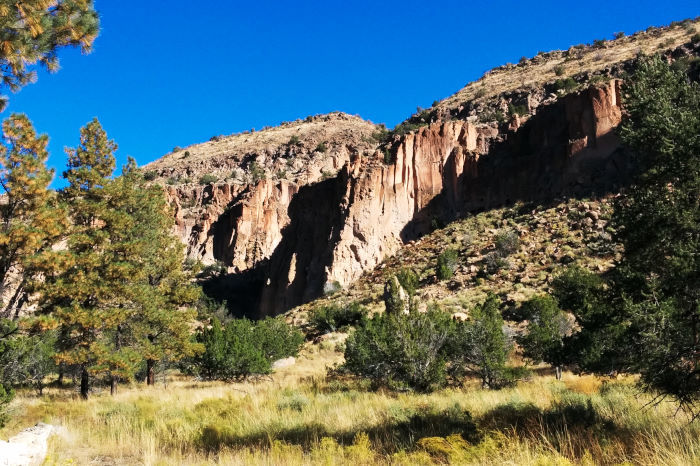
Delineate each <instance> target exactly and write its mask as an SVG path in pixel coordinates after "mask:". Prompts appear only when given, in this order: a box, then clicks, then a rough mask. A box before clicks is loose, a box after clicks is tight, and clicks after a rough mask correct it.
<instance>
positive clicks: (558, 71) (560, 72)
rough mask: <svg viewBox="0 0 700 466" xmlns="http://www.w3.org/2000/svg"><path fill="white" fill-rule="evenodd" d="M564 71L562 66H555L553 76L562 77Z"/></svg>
mask: <svg viewBox="0 0 700 466" xmlns="http://www.w3.org/2000/svg"><path fill="white" fill-rule="evenodd" d="M565 71H566V70H565V68H564V65H556V66H555V67H554V74H556V75H557V76H564V72H565Z"/></svg>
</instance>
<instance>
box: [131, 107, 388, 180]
mask: <svg viewBox="0 0 700 466" xmlns="http://www.w3.org/2000/svg"><path fill="white" fill-rule="evenodd" d="M376 130H377V128H376V126H375V125H374V124H373V123H371V122H369V121H366V120H363V119H362V118H360V117H357V116H352V115H348V114H345V113H340V112H336V113H330V114H327V115H319V116H315V117H309V118H307V119H306V120H297V121H293V122H287V123H282V124H280V125H279V126H275V127H270V128H265V129H262V130H260V131H246V132H244V133H240V134H234V135H230V136H217V137H215V138H213V140H210V141H208V142H204V143H201V144H194V145H192V146H189V147H185V148H179V150H177V151H173V152H171V153H170V154H166V155H164V156H163V157H161V158H160V159H158V160H156V161H154V162H151V163H149V164H147V165H145V166H144V170H145V171H147V172H148V171H152V172H153V173H154V174H155V175H156V177H155V178H154V180H155V181H160V182H162V181H164V178H168V177H178V176H183V177H184V176H185V175H186V177H187V179H189V180H190V183H197V180H198V179H199V177H200V176H201V175H204V174H208V175H213V176H215V177H216V178H218V179H219V180H224V179H227V178H231V174H232V170H238V172H239V176H242V175H243V173H244V172H245V170H246V169H247V168H248V163H250V161H251V160H253V159H255V160H256V161H257V163H258V164H259V165H260V167H261V168H262V169H264V170H265V171H266V175H267V177H274V174H275V173H276V171H277V170H285V171H288V172H289V179H290V180H293V179H296V178H299V177H300V176H301V175H302V174H303V173H302V172H303V171H304V169H305V168H306V165H309V164H312V165H313V164H316V165H318V164H320V165H321V166H323V168H327V169H333V168H335V169H336V170H337V169H338V168H340V166H342V164H343V163H344V162H345V161H346V160H347V159H348V147H347V146H352V147H354V148H355V149H356V150H357V151H358V152H359V153H362V152H363V151H365V150H366V151H372V150H374V147H375V146H376V143H374V142H372V139H371V136H372V134H373V133H374V132H375V131H376ZM293 138H294V139H293ZM295 139H296V140H297V141H298V142H297V143H296V144H290V141H293V140H295ZM321 142H324V143H325V144H326V150H327V152H326V153H320V152H315V149H316V148H317V147H318V144H319V143H321ZM333 158H337V159H338V160H337V161H336V162H335V164H332V163H331V164H330V165H328V164H327V163H325V162H324V161H327V160H330V159H333ZM297 159H298V163H296V164H293V163H289V164H288V163H287V162H288V161H289V162H294V161H297ZM336 165H338V166H336ZM184 180H185V178H179V179H178V181H177V183H176V184H182V183H185V181H184ZM232 180H233V179H232Z"/></svg>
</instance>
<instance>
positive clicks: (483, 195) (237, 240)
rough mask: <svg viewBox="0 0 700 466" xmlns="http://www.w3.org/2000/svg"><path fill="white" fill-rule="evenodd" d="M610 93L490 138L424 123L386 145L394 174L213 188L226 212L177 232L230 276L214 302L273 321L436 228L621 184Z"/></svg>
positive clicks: (372, 171)
mask: <svg viewBox="0 0 700 466" xmlns="http://www.w3.org/2000/svg"><path fill="white" fill-rule="evenodd" d="M619 93H620V82H619V81H617V80H612V81H610V82H608V83H606V84H605V85H602V86H598V87H594V88H590V89H587V90H584V91H582V92H579V93H576V94H571V95H568V96H565V97H563V98H561V99H559V100H556V101H554V102H553V103H549V104H546V105H542V106H540V107H537V108H533V109H532V112H533V113H532V115H531V116H529V117H528V118H520V117H514V118H513V119H512V120H511V121H510V123H508V124H503V125H500V127H499V125H497V124H491V125H487V124H479V123H476V121H462V120H456V121H448V122H444V123H434V124H432V125H429V126H426V127H423V128H421V129H420V130H418V131H417V132H415V133H411V134H407V135H405V136H403V137H401V138H397V139H395V141H394V143H393V146H392V152H393V153H394V154H395V163H393V164H391V165H387V164H384V163H383V162H382V161H381V160H380V158H381V157H380V154H379V153H376V154H374V156H371V157H363V156H359V155H358V156H354V157H350V159H349V160H348V162H347V163H346V164H345V166H344V167H343V168H342V169H341V170H340V172H339V173H338V175H337V176H336V177H334V178H329V179H325V180H322V181H319V182H317V183H311V184H307V185H303V186H300V185H297V184H290V183H286V182H271V181H270V182H261V183H259V184H258V185H256V186H255V187H254V188H251V189H252V190H251V191H250V192H249V193H239V192H236V190H235V189H231V188H230V187H226V186H219V187H213V188H212V189H213V191H212V193H211V194H210V195H209V194H208V196H210V197H211V199H212V200H213V201H212V205H213V206H214V205H216V206H219V207H217V209H220V208H221V206H223V205H224V204H226V202H228V204H226V205H227V206H229V208H228V209H227V210H225V212H224V213H223V214H222V215H219V216H218V217H216V218H215V216H211V217H208V221H207V223H201V224H197V225H194V226H192V227H191V229H190V230H188V228H190V227H189V226H179V228H184V230H183V231H185V232H189V236H190V237H191V238H193V237H194V236H193V234H192V232H193V231H195V229H197V228H199V229H200V230H197V231H198V232H199V233H198V234H201V235H204V234H207V235H209V237H211V238H213V241H211V243H201V244H207V245H208V244H211V250H208V249H206V248H208V247H210V246H207V247H206V248H205V251H203V253H204V254H210V253H211V254H213V256H214V257H215V258H217V259H219V260H223V261H224V262H225V263H226V264H228V265H231V266H232V267H235V273H234V274H233V276H229V277H228V278H226V279H222V282H221V283H220V284H219V285H218V286H217V287H216V289H217V291H218V292H219V294H220V295H221V296H224V295H226V296H227V297H228V298H229V300H230V301H231V300H236V299H237V293H236V292H234V291H233V290H240V291H242V292H243V293H244V294H246V300H245V302H246V303H248V305H252V306H253V307H254V308H255V311H254V312H253V315H257V316H263V315H274V314H278V313H280V312H283V311H285V310H287V309H290V308H292V307H294V306H296V305H299V304H302V303H304V302H307V301H309V300H311V299H314V298H316V297H318V296H320V295H321V294H322V293H323V290H324V288H327V287H330V286H332V284H333V283H334V282H338V283H339V284H340V285H347V284H349V283H351V282H352V281H354V280H355V279H356V278H358V277H359V275H360V274H361V273H362V272H363V271H365V270H368V269H370V268H372V267H374V266H376V265H377V264H378V263H380V262H381V261H382V260H383V259H384V257H386V256H388V255H391V254H393V253H394V252H395V251H396V250H397V249H398V248H399V247H401V245H402V244H404V243H405V242H406V241H410V240H412V239H414V238H417V237H418V236H420V235H422V234H424V233H426V232H428V231H429V230H430V227H431V223H433V222H434V221H441V222H444V221H449V220H452V219H454V218H456V217H458V216H460V215H463V214H465V213H467V212H470V211H476V210H481V209H486V208H490V207H494V206H499V205H503V204H508V203H512V202H516V201H546V200H550V199H553V198H556V197H561V196H575V195H578V194H589V193H591V192H601V193H602V192H604V191H607V190H610V189H612V188H614V187H615V186H616V185H617V184H619V183H621V182H624V173H625V172H626V169H625V164H626V162H625V159H624V156H623V154H621V153H620V151H619V150H618V147H619V144H618V140H617V138H616V136H615V134H614V132H613V129H614V128H615V126H617V125H618V124H619V122H620V117H621V111H620V105H619V101H620V96H619ZM243 194H245V196H247V197H246V200H245V202H241V201H239V199H240V197H241V196H242V195H243ZM172 195H173V196H174V198H175V197H177V194H172ZM203 195H204V194H203ZM236 277H238V278H236ZM243 277H248V279H247V280H248V281H247V282H246V281H245V280H244V279H243ZM226 280H228V284H229V285H228V286H227V285H226V283H227V281H226ZM236 280H244V283H248V284H249V285H250V286H244V285H243V283H240V282H239V283H235V282H236ZM227 290H228V292H229V293H231V294H228V295H227ZM249 312H250V310H249Z"/></svg>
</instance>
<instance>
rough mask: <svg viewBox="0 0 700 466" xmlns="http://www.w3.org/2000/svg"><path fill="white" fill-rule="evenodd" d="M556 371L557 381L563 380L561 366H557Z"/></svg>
mask: <svg viewBox="0 0 700 466" xmlns="http://www.w3.org/2000/svg"><path fill="white" fill-rule="evenodd" d="M554 370H555V372H556V377H557V380H561V366H555V367H554Z"/></svg>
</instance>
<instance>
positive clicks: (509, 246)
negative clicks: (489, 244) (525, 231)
mask: <svg viewBox="0 0 700 466" xmlns="http://www.w3.org/2000/svg"><path fill="white" fill-rule="evenodd" d="M495 243H496V251H497V252H498V253H499V254H501V256H503V257H506V256H509V255H511V254H513V253H514V252H516V251H517V250H518V248H519V247H520V237H519V236H518V233H517V232H516V231H515V230H506V231H501V232H499V233H498V234H497V235H496V241H495Z"/></svg>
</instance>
